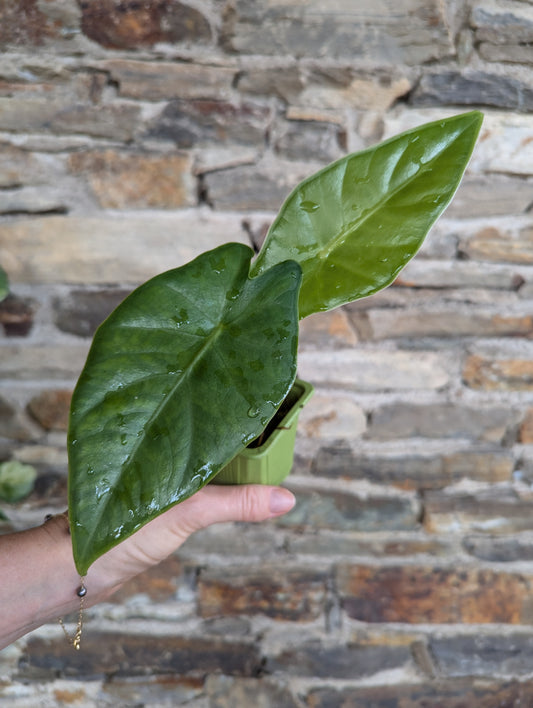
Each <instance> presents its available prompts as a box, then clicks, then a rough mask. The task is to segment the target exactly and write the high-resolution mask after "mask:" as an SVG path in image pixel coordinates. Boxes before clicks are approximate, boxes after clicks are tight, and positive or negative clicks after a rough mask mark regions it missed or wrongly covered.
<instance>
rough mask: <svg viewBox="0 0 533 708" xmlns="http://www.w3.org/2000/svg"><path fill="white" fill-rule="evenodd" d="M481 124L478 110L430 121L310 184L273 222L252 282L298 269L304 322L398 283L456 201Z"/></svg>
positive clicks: (298, 191) (328, 169) (306, 182)
mask: <svg viewBox="0 0 533 708" xmlns="http://www.w3.org/2000/svg"><path fill="white" fill-rule="evenodd" d="M482 119H483V116H482V114H481V113H479V112H477V111H472V112H470V113H464V114H461V115H459V116H454V117H452V118H448V119H446V120H440V121H436V122H433V123H428V124H426V125H423V126H421V127H419V128H416V129H414V130H410V131H408V132H406V133H403V134H401V135H399V136H397V137H394V138H392V139H390V140H387V141H386V142H384V143H381V144H380V145H377V146H376V147H372V148H370V149H368V150H364V151H362V152H360V153H354V154H352V155H348V156H347V157H344V158H342V159H340V160H338V161H337V162H334V163H332V164H331V165H329V166H328V167H326V168H324V169H323V170H321V171H320V172H318V173H316V174H314V175H313V176H311V177H309V178H308V179H306V180H304V181H303V182H302V183H300V184H299V185H298V186H297V187H296V189H295V190H294V191H293V192H292V193H291V194H290V195H289V197H288V198H287V200H286V202H285V203H284V205H283V206H282V208H281V210H280V212H279V214H278V216H277V217H276V219H275V221H274V222H273V224H272V227H271V228H270V231H269V233H268V235H267V238H266V240H265V243H264V245H263V248H262V249H261V252H260V254H259V256H258V258H257V260H256V262H255V263H254V265H253V266H252V274H258V273H262V272H264V271H265V270H267V269H268V268H269V267H270V266H272V265H273V264H274V263H279V262H281V261H284V260H286V259H287V258H291V259H294V260H296V261H298V262H299V263H300V265H301V267H302V271H303V281H302V287H301V290H300V305H299V307H300V317H301V318H302V317H305V316H307V315H309V314H311V313H313V312H319V311H323V310H329V309H331V308H333V307H337V306H339V305H343V304H345V303H347V302H351V301H352V300H356V299H358V298H360V297H365V296H367V295H371V294H372V293H375V292H376V291H378V290H380V289H381V288H383V287H385V286H386V285H388V284H389V283H391V282H392V281H393V280H394V278H395V277H396V276H397V274H398V273H399V272H400V270H401V269H402V268H403V267H404V266H405V265H406V264H407V262H408V261H409V260H410V259H411V258H412V257H413V256H414V255H415V253H416V252H417V250H418V249H419V247H420V245H421V244H422V241H423V240H424V238H425V236H426V234H427V232H428V231H429V229H430V228H431V226H432V225H433V223H434V222H435V221H436V219H437V218H438V216H439V215H440V214H441V213H442V211H443V210H444V208H445V207H446V206H447V205H448V203H449V202H450V200H451V198H452V197H453V194H454V192H455V190H456V189H457V187H458V185H459V182H460V180H461V177H462V175H463V172H464V170H465V168H466V165H467V164H468V160H469V159H470V156H471V153H472V150H473V147H474V144H475V141H476V138H477V135H478V133H479V129H480V127H481V122H482Z"/></svg>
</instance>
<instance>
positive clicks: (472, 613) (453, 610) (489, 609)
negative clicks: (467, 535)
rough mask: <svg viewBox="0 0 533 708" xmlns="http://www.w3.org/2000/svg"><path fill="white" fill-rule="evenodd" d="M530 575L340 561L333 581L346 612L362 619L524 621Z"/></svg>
mask: <svg viewBox="0 0 533 708" xmlns="http://www.w3.org/2000/svg"><path fill="white" fill-rule="evenodd" d="M532 582H533V576H531V575H526V574H519V573H510V572H496V571H493V570H485V569H478V568H471V567H468V566H465V567H453V568H452V567H439V566H429V565H428V566H418V565H417V566H401V565H395V566H389V567H381V568H380V567H376V566H373V565H366V566H365V565H358V566H350V565H343V566H340V567H339V570H338V587H339V592H340V595H341V598H342V604H343V607H344V609H345V611H346V612H347V614H348V616H349V617H352V618H353V619H356V620H359V621H363V622H407V623H417V624H425V623H436V624H447V623H463V624H487V623H493V622H501V623H506V624H520V623H522V622H526V621H527V620H526V617H525V611H526V609H527V603H528V600H529V596H530V593H531V584H532Z"/></svg>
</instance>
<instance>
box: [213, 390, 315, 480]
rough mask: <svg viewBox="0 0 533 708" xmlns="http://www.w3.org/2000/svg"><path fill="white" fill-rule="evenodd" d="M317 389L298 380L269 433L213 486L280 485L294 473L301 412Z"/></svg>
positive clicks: (251, 445) (230, 466)
mask: <svg viewBox="0 0 533 708" xmlns="http://www.w3.org/2000/svg"><path fill="white" fill-rule="evenodd" d="M313 390H314V389H313V386H312V385H311V384H310V383H307V382H306V381H302V380H301V379H296V381H295V382H294V384H293V387H292V389H291V390H290V391H289V394H288V396H287V397H286V399H285V400H284V401H283V403H282V404H281V406H280V408H279V411H278V412H277V413H276V415H275V416H274V417H273V418H272V420H271V421H270V423H269V424H268V425H267V427H266V429H265V431H264V432H263V433H262V434H261V435H260V436H259V437H258V438H257V439H256V440H254V441H252V442H251V443H250V444H249V445H248V447H247V448H246V449H244V450H243V451H242V452H240V453H239V454H238V455H237V456H236V457H235V458H234V459H233V460H232V461H231V462H229V463H228V464H227V465H226V466H225V467H224V468H223V469H222V470H221V471H220V472H219V473H218V474H217V476H216V477H215V478H214V480H213V484H280V482H282V481H283V480H284V479H285V477H287V476H288V475H289V473H290V471H291V468H292V463H293V459H294V443H295V440H296V428H297V425H298V416H299V415H300V410H301V409H302V408H303V406H304V405H305V404H306V403H307V401H308V400H309V398H310V397H311V396H312V394H313Z"/></svg>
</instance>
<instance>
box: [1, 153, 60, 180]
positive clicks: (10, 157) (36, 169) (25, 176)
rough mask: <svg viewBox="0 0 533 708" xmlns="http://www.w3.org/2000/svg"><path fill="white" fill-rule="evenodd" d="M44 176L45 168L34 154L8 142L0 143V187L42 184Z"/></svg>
mask: <svg viewBox="0 0 533 708" xmlns="http://www.w3.org/2000/svg"><path fill="white" fill-rule="evenodd" d="M49 176H50V175H49V168H48V178H49ZM46 178H47V170H46V169H45V166H44V164H42V162H40V161H39V159H38V158H37V157H36V156H35V155H32V154H31V153H30V152H28V151H27V150H22V149H21V148H18V147H15V146H14V145H10V144H9V143H0V188H2V189H6V188H9V187H13V188H16V187H20V185H23V184H30V185H31V184H42V183H43V182H45V180H46Z"/></svg>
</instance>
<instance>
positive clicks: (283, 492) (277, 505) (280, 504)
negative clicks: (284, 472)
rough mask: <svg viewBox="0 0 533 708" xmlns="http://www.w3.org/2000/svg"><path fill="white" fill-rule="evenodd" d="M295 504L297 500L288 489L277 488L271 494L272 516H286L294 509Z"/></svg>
mask: <svg viewBox="0 0 533 708" xmlns="http://www.w3.org/2000/svg"><path fill="white" fill-rule="evenodd" d="M295 503H296V499H295V498H294V494H292V492H289V490H288V489H283V488H282V487H276V488H275V489H273V490H272V492H271V493H270V505H269V506H270V511H271V513H272V514H275V515H277V514H285V513H286V512H287V511H290V510H291V509H292V507H293V506H294V504H295Z"/></svg>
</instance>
